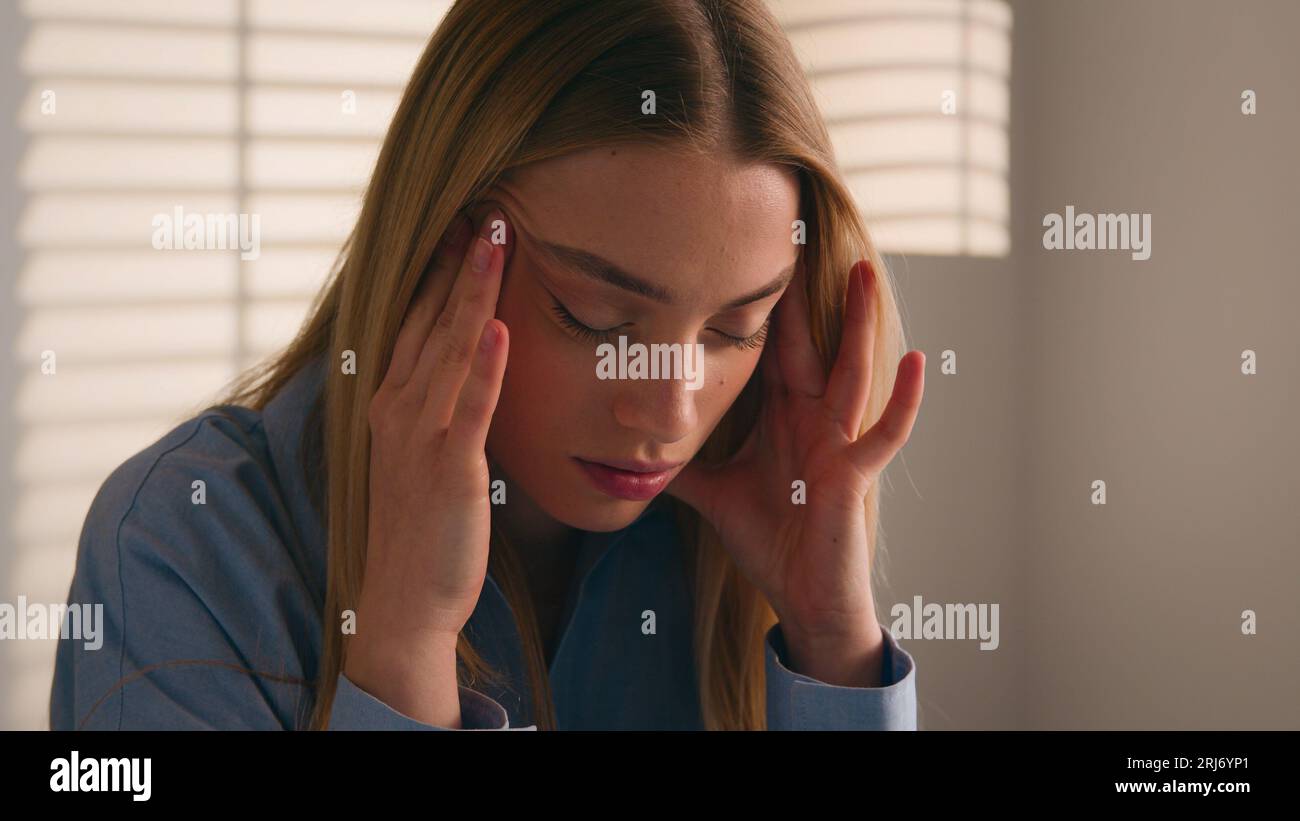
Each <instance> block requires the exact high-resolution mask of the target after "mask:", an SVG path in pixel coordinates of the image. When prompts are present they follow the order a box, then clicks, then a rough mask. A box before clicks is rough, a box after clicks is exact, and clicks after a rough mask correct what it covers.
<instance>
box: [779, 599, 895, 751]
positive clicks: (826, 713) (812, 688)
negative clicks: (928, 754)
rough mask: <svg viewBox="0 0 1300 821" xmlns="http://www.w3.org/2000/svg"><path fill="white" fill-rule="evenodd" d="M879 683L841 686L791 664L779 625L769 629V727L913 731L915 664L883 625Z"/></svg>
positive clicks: (785, 728)
mask: <svg viewBox="0 0 1300 821" xmlns="http://www.w3.org/2000/svg"><path fill="white" fill-rule="evenodd" d="M880 631H881V633H882V634H883V635H884V638H885V651H884V659H883V663H882V682H881V686H880V687H842V686H838V685H834V684H827V683H826V682H823V681H818V680H817V679H814V678H811V677H809V676H805V675H801V674H799V673H796V672H794V671H792V670H791V669H790V668H789V667H788V666H787V659H788V658H789V654H788V652H787V649H786V646H785V637H784V636H783V635H782V633H781V626H780V625H779V624H776V625H773V626H772V629H770V630H769V631H768V632H767V637H766V652H767V728H768V729H769V730H915V729H916V663H915V661H914V660H913V659H912V656H911V655H910V654H909V653H908V652H907V651H906V650H904V649H903V648H902V647H901V646H900V645H899V644H898V642H897V640H896V639H895V638H894V637H893V635H891V634H890V632H889V631H888V630H886V629H885V628H884V627H883V626H882V627H881V628H880Z"/></svg>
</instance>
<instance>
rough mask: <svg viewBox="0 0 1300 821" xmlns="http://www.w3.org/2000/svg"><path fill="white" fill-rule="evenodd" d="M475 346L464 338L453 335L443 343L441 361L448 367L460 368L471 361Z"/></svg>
mask: <svg viewBox="0 0 1300 821" xmlns="http://www.w3.org/2000/svg"><path fill="white" fill-rule="evenodd" d="M472 352H473V346H472V345H471V344H470V343H469V342H468V341H467V340H466V339H465V338H464V337H462V336H460V335H458V334H451V335H449V336H447V337H446V339H445V340H444V341H443V343H442V351H441V353H440V356H439V358H440V361H441V362H442V364H443V365H446V366H448V367H460V366H462V365H464V364H465V363H466V362H468V361H469V357H470V354H471V353H472Z"/></svg>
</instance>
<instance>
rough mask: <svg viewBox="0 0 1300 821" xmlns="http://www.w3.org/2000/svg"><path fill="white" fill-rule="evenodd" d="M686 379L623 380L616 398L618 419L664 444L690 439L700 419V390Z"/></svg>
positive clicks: (615, 410) (615, 405) (616, 417)
mask: <svg viewBox="0 0 1300 821" xmlns="http://www.w3.org/2000/svg"><path fill="white" fill-rule="evenodd" d="M689 384H690V383H689V382H688V381H687V380H686V379H645V380H631V381H625V382H622V384H621V385H620V389H619V393H618V395H617V396H616V397H615V399H614V418H615V419H616V420H618V423H619V424H620V425H622V426H623V427H625V428H630V429H632V430H635V431H638V432H640V433H644V434H647V435H649V436H652V437H654V439H655V440H656V441H657V442H659V443H661V444H665V445H668V444H672V443H674V442H678V441H680V440H682V439H684V438H686V437H687V436H688V435H689V434H690V432H691V431H692V430H694V429H695V426H696V424H697V423H698V420H699V415H698V413H697V412H696V408H695V402H696V399H698V398H699V394H700V391H698V390H690V389H689V387H688V385H689Z"/></svg>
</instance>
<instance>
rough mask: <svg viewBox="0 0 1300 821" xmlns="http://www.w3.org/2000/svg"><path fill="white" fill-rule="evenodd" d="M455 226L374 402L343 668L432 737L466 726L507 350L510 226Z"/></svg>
mask: <svg viewBox="0 0 1300 821" xmlns="http://www.w3.org/2000/svg"><path fill="white" fill-rule="evenodd" d="M458 220H459V222H458V223H453V229H452V230H450V231H449V232H448V233H449V236H447V237H445V238H444V240H443V242H442V243H440V245H439V249H438V251H437V252H435V254H436V259H435V262H434V264H433V266H432V268H431V270H430V271H429V272H427V273H426V274H425V277H424V280H423V281H422V282H421V284H420V287H419V289H418V291H417V293H416V295H415V297H414V298H413V299H412V301H411V306H410V308H409V309H408V311H407V315H406V317H405V318H404V320H403V322H402V326H401V329H400V331H399V332H398V337H397V342H396V345H395V347H394V349H393V357H392V361H391V363H390V364H389V367H388V371H387V372H386V373H385V375H384V379H383V382H382V384H381V385H380V387H379V389H378V391H376V393H375V395H374V396H373V398H372V399H371V402H370V409H369V421H370V434H371V436H370V491H369V518H368V535H367V546H366V563H365V577H364V582H363V584H362V588H361V593H360V596H359V600H358V603H357V610H356V635H355V636H353V637H352V639H351V642H350V644H349V646H348V649H347V658H346V662H345V667H344V672H345V674H346V675H347V676H348V678H349V679H351V680H352V681H353V683H354V684H356V685H357V686H359V687H361V688H362V689H364V690H366V691H368V692H369V693H370V694H371V695H373V696H375V697H376V698H379V699H380V700H381V701H384V702H386V703H388V704H389V706H391V707H393V708H394V709H397V710H399V711H400V712H403V713H405V714H406V715H409V716H411V717H412V718H415V719H416V720H419V721H424V722H426V723H431V724H435V725H438V726H459V720H460V709H459V701H458V688H457V686H456V678H455V671H456V668H455V663H456V654H455V648H456V640H457V637H458V635H459V633H460V631H461V629H462V628H463V627H464V626H465V623H466V622H467V621H469V617H470V615H471V614H472V613H473V612H474V608H475V606H476V605H477V603H478V599H479V595H480V593H481V592H482V590H483V582H484V578H485V575H486V573H487V564H488V537H489V535H490V533H491V507H490V504H491V502H490V500H489V474H488V465H487V458H486V455H485V451H484V447H485V443H486V440H487V433H488V427H489V425H490V423H491V420H492V414H493V411H494V410H495V409H496V403H497V398H498V396H499V395H500V391H501V381H502V378H503V375H504V373H505V366H506V355H507V350H508V342H509V339H508V333H507V330H506V326H505V325H504V324H503V323H502V322H501V321H500V320H498V319H495V318H493V315H494V314H495V312H496V305H497V297H498V295H499V293H500V288H501V278H502V271H503V270H504V267H505V256H506V249H505V248H504V247H498V246H497V245H494V244H492V242H491V241H490V237H491V235H492V232H493V227H494V224H495V223H496V221H497V220H501V221H502V223H501V224H502V225H504V224H505V223H504V220H505V216H504V214H502V213H501V211H500V210H493V211H492V213H490V214H488V215H487V217H486V219H485V220H484V222H483V223H482V225H481V226H480V230H479V231H478V232H477V236H475V234H474V232H473V230H472V226H471V224H470V222H469V220H468V219H466V218H463V217H458ZM457 227H459V229H460V234H459V236H456V235H455V233H454V232H455V229H456V228H457ZM505 236H507V241H508V235H505ZM466 240H468V243H466ZM480 266H481V269H480ZM448 292H450V293H448ZM444 302H445V304H444Z"/></svg>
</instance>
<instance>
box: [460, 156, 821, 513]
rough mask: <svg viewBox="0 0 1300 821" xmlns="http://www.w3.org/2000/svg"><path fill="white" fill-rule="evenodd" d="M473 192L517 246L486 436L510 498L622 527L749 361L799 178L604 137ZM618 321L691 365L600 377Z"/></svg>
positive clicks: (777, 290) (633, 339)
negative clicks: (498, 382)
mask: <svg viewBox="0 0 1300 821" xmlns="http://www.w3.org/2000/svg"><path fill="white" fill-rule="evenodd" d="M486 199H487V200H489V201H491V202H492V203H495V204H496V205H498V206H499V207H500V208H502V210H503V211H504V212H505V214H506V217H507V221H508V223H509V239H510V242H512V243H513V244H514V247H513V249H512V251H511V256H510V258H509V263H508V265H507V268H506V272H505V277H504V281H503V283H502V288H501V297H500V301H499V303H498V307H497V317H498V318H499V319H500V320H501V321H502V322H504V323H505V324H506V326H507V327H508V328H509V336H510V348H509V360H508V364H507V366H506V373H505V380H504V384H503V385H502V390H501V397H500V400H499V402H498V405H497V410H496V413H495V415H494V416H493V421H492V427H491V431H490V433H489V436H488V446H487V449H488V454H489V456H490V458H491V459H492V461H493V462H495V463H496V465H498V466H499V467H500V468H501V469H502V470H504V472H505V474H506V477H507V479H508V502H509V503H510V504H511V505H512V506H513V503H514V501H515V499H516V498H517V496H516V495H517V494H519V493H520V492H521V491H522V492H523V493H524V494H525V495H526V496H527V501H528V502H531V503H532V505H533V506H535V508H539V509H540V510H541V511H542V512H544V513H546V514H547V515H549V516H550V517H551V518H553V519H555V520H558V521H559V522H561V523H563V524H566V525H568V526H570V527H576V528H579V529H581V530H591V531H610V530H618V529H621V528H623V527H626V526H627V525H628V524H630V523H631V522H632V521H633V520H635V519H636V517H637V516H639V515H640V513H641V512H642V511H643V510H644V509H645V507H646V506H647V505H648V504H649V501H650V499H651V498H653V497H654V496H655V495H657V493H659V492H660V491H662V489H663V487H664V486H666V485H667V484H668V483H669V482H670V481H671V480H672V478H673V477H675V476H676V475H677V473H678V472H679V470H680V469H681V466H683V465H684V464H685V463H686V462H688V461H690V459H691V458H692V457H693V456H694V455H695V453H696V452H697V451H698V450H699V449H700V447H701V446H702V445H703V444H704V442H705V440H706V439H707V438H708V436H709V434H710V433H711V432H712V431H713V429H714V427H715V426H716V425H717V423H718V421H719V420H720V419H721V418H722V416H723V414H724V413H726V411H727V409H728V408H729V407H731V404H732V402H734V401H735V399H736V397H737V396H738V395H739V394H740V391H741V390H742V389H743V388H744V387H745V384H746V382H747V381H748V380H749V378H750V375H751V374H752V373H753V371H754V369H755V367H756V366H757V365H758V361H759V355H760V354H761V353H762V349H763V345H764V337H765V333H764V331H765V322H766V320H767V319H768V315H769V314H770V313H771V312H772V310H773V308H774V307H775V306H776V303H777V301H778V300H779V299H780V298H781V295H782V294H783V293H784V290H785V288H786V286H787V285H788V283H789V281H790V278H791V276H792V275H793V273H794V271H795V265H796V263H797V261H798V248H799V246H798V245H796V244H795V243H794V242H793V240H792V226H791V223H793V222H794V220H796V219H798V216H799V214H798V209H799V186H798V182H797V178H796V177H795V175H794V173H793V172H792V171H790V170H788V169H784V168H782V167H779V166H775V165H749V166H736V165H731V164H729V163H728V161H726V160H721V159H718V160H715V159H712V158H705V157H698V156H687V155H683V154H678V153H674V152H671V151H669V150H667V149H664V148H658V147H651V146H618V147H604V148H597V149H592V150H588V151H583V152H579V153H575V154H570V155H567V156H564V157H561V158H556V159H551V160H546V161H544V162H539V163H534V164H532V165H530V166H525V167H523V168H519V169H515V170H514V172H513V173H512V174H511V175H510V176H509V177H508V179H507V180H506V181H504V182H502V183H500V184H499V185H498V186H497V187H495V188H494V189H493V190H492V191H491V192H489V194H488V195H487V197H486ZM583 326H585V328H584V327H583ZM586 328H590V329H595V330H596V331H597V332H601V331H608V333H596V334H593V333H592V332H591V331H588V330H586ZM620 335H623V336H626V337H627V339H626V344H627V346H628V347H629V348H631V346H633V345H635V344H636V343H642V344H643V345H645V346H646V347H647V348H649V346H650V345H652V344H655V343H658V344H662V345H668V344H674V343H676V344H678V345H679V347H681V348H682V352H683V353H687V351H686V349H685V347H684V345H688V344H692V343H699V344H700V345H702V348H693V350H692V351H691V352H690V353H694V352H695V351H702V353H703V357H702V361H700V362H699V363H698V367H699V372H698V373H697V374H694V375H692V374H691V373H690V372H689V371H684V370H683V371H677V372H676V373H675V374H670V376H677V377H678V378H659V379H629V378H623V379H619V378H613V379H609V378H601V375H600V374H601V373H604V374H605V375H608V372H607V371H604V372H598V368H597V366H598V364H599V363H600V361H601V356H600V355H598V347H599V346H600V345H601V343H602V342H609V343H611V344H612V346H613V348H614V349H615V350H616V349H617V348H618V347H619V339H618V337H619V336H620ZM605 355H606V356H607V357H608V356H609V354H608V353H606V354H605ZM631 355H632V354H631V352H629V365H630V364H632V363H631V362H630V358H631ZM684 361H685V362H687V363H689V362H690V361H691V360H690V358H689V354H688V358H687V359H685V360H684ZM661 376H662V373H661ZM692 376H694V380H692V378H691V377H692ZM693 382H694V384H692V383H693ZM637 471H649V472H648V473H641V474H640V475H638V473H637Z"/></svg>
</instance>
